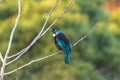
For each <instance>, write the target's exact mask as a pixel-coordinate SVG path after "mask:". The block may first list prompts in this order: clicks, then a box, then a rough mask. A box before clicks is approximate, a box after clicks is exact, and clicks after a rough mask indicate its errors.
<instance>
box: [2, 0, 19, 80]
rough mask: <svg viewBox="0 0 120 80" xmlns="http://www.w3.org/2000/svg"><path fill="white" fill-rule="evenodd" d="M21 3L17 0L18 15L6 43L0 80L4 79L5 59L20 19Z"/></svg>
mask: <svg viewBox="0 0 120 80" xmlns="http://www.w3.org/2000/svg"><path fill="white" fill-rule="evenodd" d="M20 2H21V1H20V0H18V15H17V18H16V21H15V24H14V27H13V29H12V31H11V35H10V39H9V43H8V48H7V50H6V53H5V57H4V59H3V62H2V67H1V73H0V76H1V78H2V80H3V79H4V71H5V67H6V61H7V57H8V54H9V52H10V49H11V44H12V40H13V36H14V32H15V30H16V27H17V25H18V21H19V18H20V11H21V8H20V7H21V5H20V4H21V3H20Z"/></svg>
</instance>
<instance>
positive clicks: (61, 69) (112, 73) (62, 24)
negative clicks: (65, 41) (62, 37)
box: [0, 0, 120, 80]
mask: <svg viewBox="0 0 120 80" xmlns="http://www.w3.org/2000/svg"><path fill="white" fill-rule="evenodd" d="M54 1H55V0H24V1H23V0H22V2H21V6H22V7H21V8H22V9H21V17H20V20H19V24H18V27H17V29H16V31H15V35H14V39H13V44H12V49H11V51H10V55H12V54H14V53H16V52H18V51H20V50H21V49H22V48H24V47H26V46H27V45H28V44H29V43H30V42H31V41H32V39H33V38H34V37H35V36H36V35H37V34H38V33H39V31H40V30H41V28H42V25H43V23H44V21H45V18H46V16H47V14H48V12H49V10H50V8H51V6H52V5H53V3H54ZM68 2H69V0H60V2H59V3H58V6H57V8H56V9H55V11H54V13H53V14H52V16H51V18H50V20H49V22H48V24H47V27H48V26H49V25H50V24H51V23H52V22H53V21H54V20H55V19H56V18H57V16H58V15H59V14H60V12H62V10H63V9H64V8H65V7H66V6H67V4H68ZM103 4H104V0H85V1H83V0H76V1H74V5H73V6H72V8H71V9H70V10H69V12H68V13H67V14H65V15H64V16H63V18H62V19H61V20H60V21H58V22H57V23H56V24H55V25H54V26H57V27H59V28H61V29H62V30H63V31H64V32H65V33H66V35H68V37H69V38H70V41H71V43H74V42H75V41H76V40H78V39H79V38H80V37H82V36H83V35H85V34H86V33H87V32H89V31H90V30H91V29H92V27H93V26H94V25H95V24H96V23H99V26H98V27H97V29H96V30H95V31H94V32H93V33H92V34H91V35H90V36H89V37H87V38H86V39H85V40H83V41H82V42H80V43H79V44H78V45H77V46H76V47H74V48H73V50H72V53H71V60H72V62H71V64H70V65H66V64H64V61H63V55H57V56H54V57H52V58H49V59H46V60H44V61H39V62H36V63H33V64H32V65H30V66H29V67H26V68H23V69H22V70H19V71H17V72H16V73H13V74H11V75H9V76H6V80H15V77H16V76H17V77H18V78H19V80H119V79H120V77H119V75H120V50H119V49H120V11H119V12H118V13H113V14H110V15H108V14H105V12H104V11H103V8H102V6H103ZM16 16H17V0H15V1H11V0H5V1H4V2H3V3H0V51H1V52H2V54H3V55H4V53H5V51H6V49H7V45H8V40H9V36H10V32H11V30H12V28H13V25H14V22H15V19H16ZM56 51H57V49H56V47H55V45H54V41H53V38H52V33H51V32H50V31H48V32H47V33H46V34H45V35H44V36H43V37H42V38H40V40H39V41H37V43H36V44H35V45H34V46H33V47H32V48H31V49H30V50H29V51H28V52H27V53H26V54H24V55H23V56H22V57H21V59H19V60H18V61H16V62H15V63H13V64H11V65H10V66H8V67H7V70H6V71H10V70H12V69H14V68H17V66H20V65H22V64H25V63H27V62H29V61H30V60H32V59H37V58H39V57H44V56H46V55H49V54H52V53H54V52H56ZM0 64H1V63H0Z"/></svg>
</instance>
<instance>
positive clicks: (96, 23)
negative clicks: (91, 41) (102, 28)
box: [72, 23, 98, 47]
mask: <svg viewBox="0 0 120 80" xmlns="http://www.w3.org/2000/svg"><path fill="white" fill-rule="evenodd" d="M97 25H98V23H96V24H95V26H94V27H93V28H92V29H91V30H90V32H89V33H88V34H86V35H85V36H83V37H82V38H80V39H79V40H77V41H76V42H75V43H74V44H73V46H72V47H74V46H76V45H77V44H78V43H79V42H81V41H82V40H83V39H85V38H86V37H87V36H89V35H90V34H91V33H92V32H93V31H94V30H95V29H96V27H97Z"/></svg>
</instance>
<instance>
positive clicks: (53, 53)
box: [4, 51, 60, 75]
mask: <svg viewBox="0 0 120 80" xmlns="http://www.w3.org/2000/svg"><path fill="white" fill-rule="evenodd" d="M59 53H60V51H59V52H57V53H53V54H51V55H48V56H45V57H43V58H38V59H35V60H32V61H30V62H28V63H27V64H25V65H23V66H21V67H18V68H17V69H14V70H12V71H10V72H7V73H4V75H9V74H11V73H13V72H16V71H17V70H19V69H22V68H24V67H26V66H29V65H30V64H32V63H34V62H37V61H40V60H44V59H47V58H49V57H52V56H54V55H56V54H59Z"/></svg>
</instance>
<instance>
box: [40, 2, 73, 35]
mask: <svg viewBox="0 0 120 80" xmlns="http://www.w3.org/2000/svg"><path fill="white" fill-rule="evenodd" d="M72 1H73V0H71V1H70V3H69V4H68V5H67V7H66V8H65V9H64V11H63V12H62V13H61V14H60V16H59V17H58V18H57V19H56V20H54V22H53V23H52V24H51V25H50V26H49V27H48V28H47V29H46V30H45V31H44V32H43V33H42V34H41V35H42V36H43V35H44V34H45V33H46V32H47V31H48V30H49V29H50V28H51V27H52V26H53V25H54V24H55V23H56V22H58V20H60V19H61V18H62V17H63V15H64V14H65V13H66V12H67V11H68V10H69V8H70V7H71V6H72Z"/></svg>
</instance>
